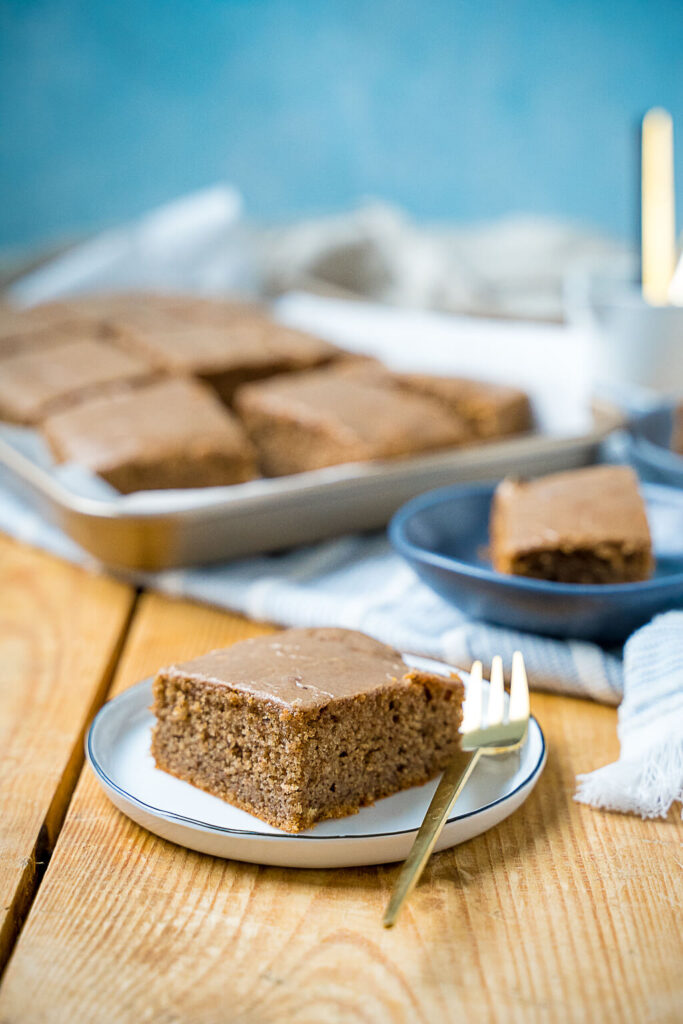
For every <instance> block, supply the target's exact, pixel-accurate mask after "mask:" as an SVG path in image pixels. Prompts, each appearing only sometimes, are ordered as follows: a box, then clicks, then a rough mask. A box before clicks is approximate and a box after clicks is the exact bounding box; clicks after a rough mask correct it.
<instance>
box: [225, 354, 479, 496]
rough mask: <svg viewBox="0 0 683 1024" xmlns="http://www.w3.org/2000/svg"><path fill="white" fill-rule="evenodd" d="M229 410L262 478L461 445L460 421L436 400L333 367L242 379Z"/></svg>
mask: <svg viewBox="0 0 683 1024" xmlns="http://www.w3.org/2000/svg"><path fill="white" fill-rule="evenodd" d="M235 408H236V409H237V412H238V413H239V415H240V416H241V418H242V420H243V421H244V423H245V424H246V427H247V431H248V432H249V435H250V437H251V438H252V440H253V441H254V444H255V445H256V448H257V450H258V453H259V459H260V462H261V468H262V470H263V472H264V473H265V474H266V475H268V476H282V475H285V474H287V473H301V472H304V471H305V470H311V469H320V468H322V467H324V466H333V465H336V464H338V463H344V462H356V461H364V460H367V459H384V458H391V457H393V456H398V455H413V454H417V453H420V452H429V451H437V450H438V449H441V448H448V447H452V446H455V445H458V444H461V443H462V442H463V440H464V432H463V426H462V423H461V421H460V420H459V419H458V418H457V417H456V416H454V415H452V414H451V413H449V412H448V411H446V410H445V409H444V408H443V407H442V406H441V405H440V404H439V403H438V402H436V401H434V400H433V399H431V398H427V397H425V396H423V395H413V394H408V393H403V392H401V391H399V390H397V389H396V388H394V387H392V386H391V384H388V385H387V384H386V383H385V382H384V381H383V380H382V379H381V378H378V379H377V380H375V379H370V378H368V379H365V378H364V376H363V374H362V373H359V374H357V373H356V372H355V371H353V372H347V370H346V369H345V368H344V367H343V366H342V367H341V368H340V369H339V370H337V369H336V367H334V366H332V367H330V368H327V369H322V370H317V371H313V372H311V373H306V374H303V373H302V374H294V375H288V376H286V377H278V378H275V379H273V380H269V381H263V382H262V383H258V384H249V385H246V386H245V387H243V388H240V390H239V391H238V392H237V395H236V396H235Z"/></svg>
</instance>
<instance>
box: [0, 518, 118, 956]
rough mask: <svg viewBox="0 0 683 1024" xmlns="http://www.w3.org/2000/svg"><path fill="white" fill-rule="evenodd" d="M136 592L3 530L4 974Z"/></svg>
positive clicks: (0, 766)
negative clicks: (18, 541)
mask: <svg viewBox="0 0 683 1024" xmlns="http://www.w3.org/2000/svg"><path fill="white" fill-rule="evenodd" d="M133 598H134V593H133V591H132V590H130V589H129V588H127V587H124V586H122V585H120V584H118V583H114V582H112V581H111V580H106V579H104V578H102V577H99V578H98V577H96V576H89V575H87V574H86V573H84V572H82V571H80V570H79V569H75V568H73V567H72V566H69V565H66V564H65V563H63V562H60V561H58V560H57V559H54V558H51V557H50V556H49V555H45V554H42V553H40V552H37V551H33V550H31V549H30V548H27V547H21V546H19V545H17V544H13V543H12V542H10V541H9V540H7V539H6V538H4V537H2V536H0V971H1V970H2V966H3V965H4V962H5V960H6V957H7V955H8V953H9V950H10V948H11V945H12V943H13V941H14V938H15V937H16V933H17V930H18V928H19V926H20V924H21V921H22V918H23V916H24V914H25V911H26V910H27V908H28V904H29V903H30V900H31V898H32V896H33V894H34V890H35V886H36V884H37V881H38V880H39V877H40V874H41V871H42V868H43V866H44V863H45V862H46V860H47V858H48V857H49V855H50V852H51V849H52V846H53V845H54V842H55V839H56V837H57V833H58V831H59V826H60V824H61V821H62V819H63V816H64V813H65V811H66V806H67V802H68V800H69V798H70V796H71V794H72V792H73V788H74V786H75V784H76V781H77V779H78V773H79V771H80V768H81V765H82V763H83V730H84V728H85V725H86V723H87V721H88V719H89V717H90V716H91V714H92V712H93V710H94V709H95V708H96V707H97V706H98V705H99V703H100V702H101V700H102V698H103V696H104V693H105V692H106V689H107V687H108V685H109V683H110V679H111V672H112V671H113V668H114V666H115V664H116V657H117V654H118V646H119V643H120V640H121V639H122V637H123V634H124V631H125V628H126V623H127V619H128V615H129V612H130V609H131V607H132V603H133Z"/></svg>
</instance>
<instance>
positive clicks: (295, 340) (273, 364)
mask: <svg viewBox="0 0 683 1024" xmlns="http://www.w3.org/2000/svg"><path fill="white" fill-rule="evenodd" d="M117 327H118V330H119V340H120V343H121V344H123V345H125V346H127V347H128V348H129V350H130V351H131V352H135V353H137V354H138V355H140V356H142V357H144V358H145V359H147V360H149V361H150V362H152V363H153V364H154V365H155V366H156V367H158V369H160V370H165V371H167V372H170V373H184V374H191V375H192V376H195V377H199V378H201V379H202V380H204V381H206V383H207V384H210V385H211V387H212V388H213V389H214V391H216V393H217V394H218V395H219V397H220V398H221V399H222V400H223V401H224V402H225V403H226V404H230V402H231V401H232V398H233V395H234V393H235V391H236V389H237V388H238V387H239V386H240V385H241V384H243V383H245V381H252V380H259V379H261V378H263V377H270V376H273V375H274V374H279V373H287V372H291V371H294V370H308V369H311V368H312V367H316V366H321V365H323V364H325V363H329V362H331V361H332V360H333V359H335V358H337V357H338V356H339V355H340V350H339V349H337V348H336V347H335V346H334V345H330V344H328V342H326V341H322V340H321V339H320V338H314V337H312V336H311V335H309V334H304V333H303V332H301V331H295V330H291V329H290V328H287V327H281V326H280V325H278V324H274V323H270V322H269V321H267V320H265V319H264V318H263V317H258V318H255V319H253V318H250V317H247V318H246V319H240V318H236V319H235V320H234V322H232V323H231V324H230V325H229V326H223V327H219V326H216V324H213V323H200V324H189V323H185V322H183V321H182V320H178V321H176V322H174V323H173V324H168V323H166V324H163V323H162V324H158V325H152V324H150V325H149V326H147V327H140V326H136V327H133V326H130V325H129V324H126V323H125V322H124V321H119V323H118V324H117Z"/></svg>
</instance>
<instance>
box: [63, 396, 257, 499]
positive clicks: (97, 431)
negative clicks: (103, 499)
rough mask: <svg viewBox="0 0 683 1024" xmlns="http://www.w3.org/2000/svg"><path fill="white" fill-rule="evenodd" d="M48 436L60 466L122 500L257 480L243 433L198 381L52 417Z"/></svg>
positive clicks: (92, 403) (109, 399)
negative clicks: (86, 475)
mask: <svg viewBox="0 0 683 1024" xmlns="http://www.w3.org/2000/svg"><path fill="white" fill-rule="evenodd" d="M43 432H44V434H45V437H46V439H47V441H48V444H49V445H50V447H51V449H52V451H53V453H54V455H55V457H56V458H57V459H58V460H59V461H60V462H68V461H73V462H76V463H78V464H80V465H82V466H85V467H87V468H88V469H90V470H91V471H92V472H93V473H97V474H98V475H99V476H101V477H102V478H103V479H104V480H107V481H108V483H110V484H111V485H112V486H113V487H115V488H116V489H117V490H118V491H121V492H122V493H124V494H129V493H130V492H132V491H141V490H157V489H165V488H169V487H216V486H220V485H223V484H235V483H241V482H242V481H244V480H251V479H253V477H254V476H256V475H257V474H256V464H255V460H254V452H253V449H252V446H251V444H250V442H249V440H248V438H247V436H246V434H245V433H244V431H243V429H242V427H241V425H240V424H239V423H238V422H237V420H236V419H235V417H234V416H233V415H232V414H231V413H229V412H228V410H227V409H225V408H224V406H223V405H221V403H220V402H219V400H218V399H217V398H216V396H215V395H214V394H213V393H212V392H211V391H210V390H209V389H208V388H206V387H204V386H203V385H202V384H199V383H197V382H196V381H190V380H182V379H168V380H161V381H157V382H154V383H152V384H148V385H144V386H142V387H138V388H135V389H134V390H130V391H127V392H122V393H119V394H115V395H107V396H103V397H100V398H94V399H91V400H90V401H87V402H82V403H80V404H79V405H77V406H74V407H73V408H71V409H67V410H66V411H64V412H61V413H58V414H56V415H54V416H50V417H48V419H46V420H45V422H44V423H43Z"/></svg>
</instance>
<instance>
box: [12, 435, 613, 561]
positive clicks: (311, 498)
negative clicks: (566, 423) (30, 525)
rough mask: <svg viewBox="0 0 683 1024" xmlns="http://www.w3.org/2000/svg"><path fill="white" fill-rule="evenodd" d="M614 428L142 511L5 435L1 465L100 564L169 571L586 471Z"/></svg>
mask: <svg viewBox="0 0 683 1024" xmlns="http://www.w3.org/2000/svg"><path fill="white" fill-rule="evenodd" d="M616 425H618V424H617V422H616V421H615V419H614V418H613V417H611V416H607V417H602V418H601V419H600V420H598V421H597V422H596V425H595V426H594V428H593V429H592V430H590V431H589V432H587V433H585V435H583V436H577V437H558V436H549V435H543V434H534V435H528V436H525V437H518V438H511V439H509V440H506V441H501V442H496V443H490V444H480V445H476V446H473V447H471V448H463V449H455V450H451V451H445V452H439V453H437V454H433V455H429V456H420V457H414V458H412V457H411V458H402V459H394V460H392V461H386V462H376V463H354V464H347V465H344V466H333V467H330V468H329V469H322V470H315V471H314V472H310V473H300V474H297V475H296V476H288V477H279V478H277V479H270V480H255V481H251V482H250V483H245V484H235V485H233V486H232V487H215V488H208V489H206V490H194V491H187V492H179V491H176V492H168V499H167V500H166V499H165V498H164V494H165V493H166V492H156V493H155V494H154V496H153V497H154V499H155V502H154V505H155V507H154V508H143V509H141V508H140V507H139V506H140V503H139V502H138V503H137V504H136V503H135V502H133V501H130V500H129V499H130V498H132V497H135V496H128V497H127V498H124V497H113V498H110V499H107V498H92V497H81V496H79V495H78V494H75V493H74V492H72V491H71V490H69V489H67V487H66V486H64V484H63V483H62V482H60V480H59V479H57V478H56V477H55V476H54V475H52V474H51V473H50V472H49V470H47V469H45V468H43V467H41V466H40V465H38V464H37V463H36V462H34V461H33V460H31V459H30V458H28V457H27V456H26V455H25V454H23V453H22V452H20V451H19V450H18V449H17V448H16V447H14V446H13V445H12V444H10V443H9V442H8V441H7V440H6V439H3V438H1V437H0V465H2V466H4V467H5V468H6V470H7V471H8V472H7V473H6V474H5V477H6V480H7V482H8V483H9V484H10V485H11V486H12V487H16V488H19V489H20V490H21V491H22V492H23V493H26V494H28V495H29V496H30V498H31V500H32V501H34V502H37V503H39V505H40V506H41V508H42V510H43V512H44V514H45V515H47V516H48V517H49V518H50V519H51V520H52V521H53V522H55V523H56V524H57V525H58V526H59V527H61V529H62V530H64V532H65V533H67V534H68V535H69V536H70V537H71V538H72V539H73V540H74V541H76V543H78V544H80V545H81V547H83V548H85V550H86V551H88V552H90V554H92V555H94V556H95V557H96V558H98V559H99V560H100V561H101V562H103V563H104V564H106V565H109V566H112V567H116V568H125V569H147V570H149V569H167V568H172V567H178V566H185V565H195V564H201V563H209V562H218V561H223V560H227V559H230V558H236V557H240V556H243V555H249V554H254V553H256V552H265V551H274V550H278V549H282V548H286V547H291V546H293V545H296V544H305V543H311V542H313V541H318V540H322V539H323V538H326V537H333V536H335V535H339V534H342V533H349V532H352V531H359V530H369V529H374V528H379V527H382V526H384V525H385V524H386V523H387V522H388V520H389V518H390V517H391V515H392V514H393V513H394V512H395V511H396V509H397V508H399V506H400V505H402V504H403V503H404V502H405V501H407V500H408V499H409V498H413V497H415V496H416V495H417V494H421V493H422V492H423V491H427V490H429V489H431V488H434V487H441V486H444V485H446V484H452V483H458V482H461V481H464V482H467V481H476V480H495V479H498V478H500V477H502V476H504V475H505V474H508V473H515V474H519V475H523V476H536V475H540V474H543V473H548V472H552V471H556V470H562V469H572V468H575V467H577V466H583V465H587V464H589V463H591V462H593V461H595V457H596V454H597V450H598V447H599V445H600V442H601V441H602V440H603V439H604V438H605V436H606V435H607V433H608V432H609V431H610V430H611V429H613V428H614V427H615V426H616Z"/></svg>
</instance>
